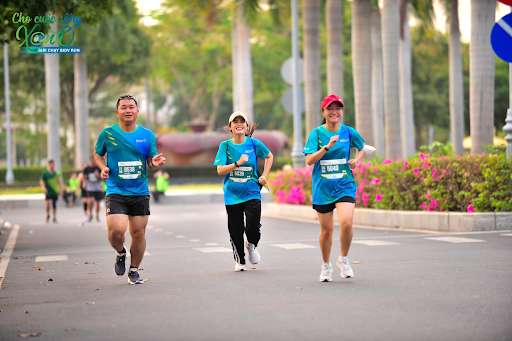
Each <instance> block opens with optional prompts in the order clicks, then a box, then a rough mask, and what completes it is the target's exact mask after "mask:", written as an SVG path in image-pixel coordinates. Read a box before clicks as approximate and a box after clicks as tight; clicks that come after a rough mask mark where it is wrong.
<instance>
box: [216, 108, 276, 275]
mask: <svg viewBox="0 0 512 341" xmlns="http://www.w3.org/2000/svg"><path fill="white" fill-rule="evenodd" d="M257 125H258V124H257V123H256V124H254V125H251V124H250V123H249V120H248V119H247V116H246V115H245V114H244V113H242V112H240V111H237V112H234V113H233V114H232V115H231V116H230V117H229V121H228V127H229V129H230V130H231V132H232V134H233V137H232V138H230V139H229V140H227V141H224V142H222V143H221V144H220V146H219V151H218V153H217V156H216V157H215V163H214V166H217V173H218V174H219V175H225V177H224V204H225V205H226V212H227V214H228V230H229V236H230V238H231V246H232V247H233V256H234V258H235V271H244V270H246V267H245V252H244V232H245V235H246V237H247V241H246V242H245V247H246V248H247V252H248V253H249V262H251V264H257V263H258V262H259V261H260V254H259V253H258V250H256V247H257V246H258V242H259V240H260V237H261V230H260V227H261V224H260V219H261V193H260V191H261V186H264V185H266V184H267V175H268V173H269V172H270V168H271V167H272V161H273V159H274V156H273V155H272V153H271V152H270V151H269V150H268V148H267V147H266V146H265V145H264V144H263V143H262V142H261V141H259V140H256V139H253V138H252V137H251V136H252V134H253V133H254V129H256V127H257ZM258 157H259V158H261V159H265V167H264V169H263V174H262V175H261V176H258V173H257V168H258V160H257V158H258ZM244 215H245V224H244Z"/></svg>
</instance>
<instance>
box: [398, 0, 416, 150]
mask: <svg viewBox="0 0 512 341" xmlns="http://www.w3.org/2000/svg"><path fill="white" fill-rule="evenodd" d="M399 47H400V53H399V55H400V56H399V60H400V124H401V128H402V129H401V137H402V155H403V156H404V157H408V156H412V155H413V154H414V152H415V150H416V146H415V140H414V106H413V94H412V75H411V30H410V28H409V0H400V43H399Z"/></svg>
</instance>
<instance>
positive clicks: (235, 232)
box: [226, 199, 261, 264]
mask: <svg viewBox="0 0 512 341" xmlns="http://www.w3.org/2000/svg"><path fill="white" fill-rule="evenodd" d="M226 212H227V214H228V230H229V236H230V237H231V246H232V247H233V257H234V258H235V262H237V263H240V264H245V251H244V232H245V235H246V236H247V241H248V242H249V243H251V244H254V246H258V242H259V241H260V237H261V230H260V228H261V224H260V220H261V200H258V199H253V200H249V201H246V202H243V203H240V204H236V205H226ZM244 214H245V223H244Z"/></svg>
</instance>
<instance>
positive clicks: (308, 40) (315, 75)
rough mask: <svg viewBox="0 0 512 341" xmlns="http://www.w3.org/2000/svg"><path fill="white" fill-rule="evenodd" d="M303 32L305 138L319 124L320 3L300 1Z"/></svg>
mask: <svg viewBox="0 0 512 341" xmlns="http://www.w3.org/2000/svg"><path fill="white" fill-rule="evenodd" d="M302 20H303V21H302V25H303V32H304V90H305V97H306V98H305V102H306V136H307V135H308V134H309V132H310V131H311V130H313V129H314V128H316V127H317V126H318V125H319V124H320V115H319V113H318V112H319V110H320V103H321V86H322V83H321V78H320V72H321V70H320V41H319V26H320V1H318V0H302Z"/></svg>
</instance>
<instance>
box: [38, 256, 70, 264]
mask: <svg viewBox="0 0 512 341" xmlns="http://www.w3.org/2000/svg"><path fill="white" fill-rule="evenodd" d="M65 260H68V255H55V256H37V257H36V260H35V262H36V263H38V262H59V261H65Z"/></svg>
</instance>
